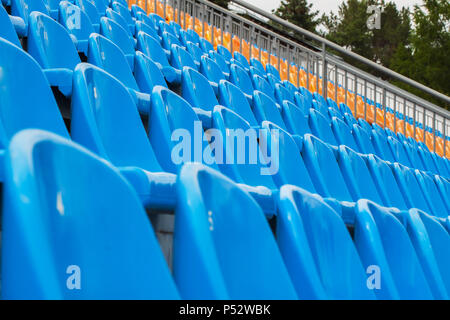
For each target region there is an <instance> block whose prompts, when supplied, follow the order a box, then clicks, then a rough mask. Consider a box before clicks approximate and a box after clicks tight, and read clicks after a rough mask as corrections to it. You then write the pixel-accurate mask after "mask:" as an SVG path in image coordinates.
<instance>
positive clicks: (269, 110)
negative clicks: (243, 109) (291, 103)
mask: <svg viewBox="0 0 450 320" xmlns="http://www.w3.org/2000/svg"><path fill="white" fill-rule="evenodd" d="M253 109H254V114H255V117H256V120H257V121H258V123H262V122H263V121H266V120H267V121H270V122H272V123H274V124H276V125H277V126H279V127H280V128H281V129H283V130H286V131H287V128H286V125H285V124H284V121H283V118H282V117H281V110H280V109H279V107H278V106H277V105H276V104H275V101H273V100H272V99H271V98H270V97H269V96H268V95H266V94H264V93H262V92H261V91H257V90H255V91H254V92H253Z"/></svg>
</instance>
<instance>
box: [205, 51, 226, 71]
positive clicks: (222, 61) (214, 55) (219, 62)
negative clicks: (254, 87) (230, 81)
mask: <svg viewBox="0 0 450 320" xmlns="http://www.w3.org/2000/svg"><path fill="white" fill-rule="evenodd" d="M209 56H210V57H211V59H213V60H214V62H215V63H217V65H218V66H219V67H220V69H221V70H222V72H223V74H224V75H225V76H226V77H228V76H229V75H230V67H229V66H228V64H227V63H226V61H225V59H224V58H223V57H222V56H221V55H220V54H218V53H217V52H216V51H210V52H209Z"/></svg>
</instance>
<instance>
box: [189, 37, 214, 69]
mask: <svg viewBox="0 0 450 320" xmlns="http://www.w3.org/2000/svg"><path fill="white" fill-rule="evenodd" d="M186 50H187V52H189V53H190V55H191V56H192V59H194V61H195V64H196V65H197V66H200V63H201V59H202V56H203V55H204V54H203V51H202V49H200V47H199V46H198V45H196V44H195V43H193V42H190V41H189V42H188V43H187V44H186ZM205 56H206V55H205ZM213 62H214V61H213ZM214 63H215V62H214ZM219 70H220V68H219Z"/></svg>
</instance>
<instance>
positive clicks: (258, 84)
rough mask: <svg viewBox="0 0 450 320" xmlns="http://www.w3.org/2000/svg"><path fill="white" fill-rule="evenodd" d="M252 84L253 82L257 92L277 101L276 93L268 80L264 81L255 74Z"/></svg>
mask: <svg viewBox="0 0 450 320" xmlns="http://www.w3.org/2000/svg"><path fill="white" fill-rule="evenodd" d="M252 82H253V88H254V89H255V90H258V91H261V92H263V93H264V94H266V95H267V96H269V97H270V98H271V99H272V100H273V101H276V100H275V92H274V90H273V88H272V86H271V85H270V84H269V82H267V80H266V79H264V78H263V77H261V76H258V75H257V74H254V75H253V76H252Z"/></svg>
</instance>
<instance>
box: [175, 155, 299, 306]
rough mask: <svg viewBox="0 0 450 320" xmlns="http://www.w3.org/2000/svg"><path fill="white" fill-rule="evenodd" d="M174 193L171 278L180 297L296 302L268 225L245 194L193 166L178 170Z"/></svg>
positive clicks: (223, 179) (225, 181)
mask: <svg viewBox="0 0 450 320" xmlns="http://www.w3.org/2000/svg"><path fill="white" fill-rule="evenodd" d="M177 189H178V197H179V205H178V206H177V210H176V213H175V233H176V234H177V237H175V240H174V247H175V251H174V257H173V259H174V278H175V281H176V284H177V286H178V289H179V292H180V295H181V296H182V297H183V298H185V299H297V295H296V292H295V289H294V287H293V285H292V283H291V280H290V277H289V274H288V272H287V270H286V267H285V265H284V263H283V260H282V257H281V254H280V251H279V249H278V247H277V244H276V242H275V239H274V237H273V235H272V233H271V230H270V227H269V224H268V223H267V220H266V218H265V217H264V214H263V212H262V211H261V209H260V207H259V206H258V205H257V204H256V202H255V201H254V200H253V199H252V198H251V197H250V196H249V195H248V193H246V192H244V191H242V190H241V189H240V188H239V187H238V186H237V185H236V184H235V183H233V182H232V181H230V180H229V179H228V178H226V177H225V176H223V175H221V174H219V173H218V172H216V171H214V170H212V169H209V168H207V167H204V166H201V165H198V164H187V165H185V166H184V167H183V168H182V170H181V173H180V177H179V182H178V184H177ZM212 194H220V195H221V197H222V199H223V200H224V201H213V197H212ZM231 200H232V201H231ZM248 226H252V228H250V229H249V228H248ZM211 231H214V232H211Z"/></svg>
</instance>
